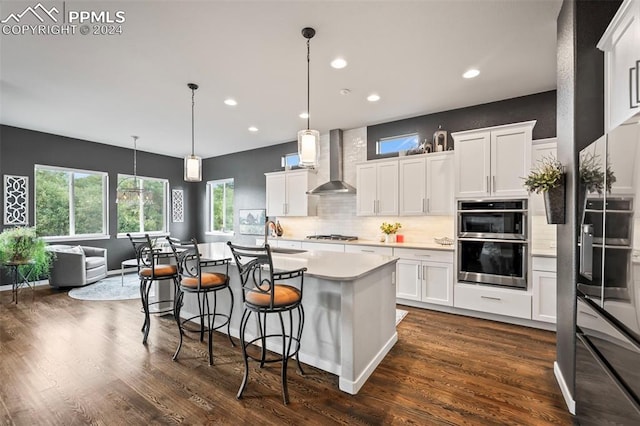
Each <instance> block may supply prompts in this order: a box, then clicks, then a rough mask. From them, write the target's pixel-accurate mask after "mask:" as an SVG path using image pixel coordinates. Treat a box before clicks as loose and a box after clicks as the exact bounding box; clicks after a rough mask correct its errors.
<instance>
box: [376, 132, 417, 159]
mask: <svg viewBox="0 0 640 426" xmlns="http://www.w3.org/2000/svg"><path fill="white" fill-rule="evenodd" d="M419 145H420V140H419V139H418V134H417V133H412V134H410V135H401V136H392V137H390V138H382V139H380V140H379V141H378V142H377V143H376V154H377V155H385V154H394V153H396V152H400V151H408V150H410V149H414V148H417V147H418V146H419Z"/></svg>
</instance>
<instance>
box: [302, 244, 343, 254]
mask: <svg viewBox="0 0 640 426" xmlns="http://www.w3.org/2000/svg"><path fill="white" fill-rule="evenodd" d="M301 248H302V249H303V250H313V251H332V252H338V253H344V244H333V243H316V242H307V241H303V242H302V247H301Z"/></svg>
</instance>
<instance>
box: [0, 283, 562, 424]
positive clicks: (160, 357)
mask: <svg viewBox="0 0 640 426" xmlns="http://www.w3.org/2000/svg"><path fill="white" fill-rule="evenodd" d="M10 300H11V295H10V292H2V293H0V359H2V363H0V377H1V379H0V419H1V420H2V423H4V424H51V423H54V424H68V425H73V424H87V423H97V424H125V423H126V424H168V423H186V424H203V423H223V424H235V423H247V424H283V423H284V424H327V423H342V424H347V423H348V424H391V423H417V424H448V425H451V424H456V425H457V424H483V425H490V424H496V425H498V424H520V425H541V424H567V425H569V424H572V417H571V415H570V414H569V413H568V411H567V410H566V407H565V405H564V401H563V399H562V396H561V394H560V391H559V389H558V386H557V384H556V382H555V378H554V376H553V361H554V359H555V333H552V332H548V331H542V330H537V329H530V328H526V327H520V326H515V325H510V324H502V323H498V322H493V321H487V320H481V319H475V318H468V317H463V316H457V315H451V314H445V313H440V312H433V311H428V310H421V309H415V308H410V307H402V308H403V309H406V310H408V311H409V314H408V315H407V317H406V318H405V319H404V320H403V321H402V322H401V323H400V325H399V326H398V335H399V341H398V343H397V344H396V345H395V346H394V348H393V349H392V350H391V352H390V353H389V355H388V356H387V357H386V358H385V359H384V361H383V362H382V364H381V365H380V366H379V367H378V369H377V370H376V371H375V372H374V374H373V375H372V376H371V377H370V379H369V380H368V382H367V383H366V384H365V385H364V387H363V388H362V390H361V391H360V392H359V393H358V395H354V396H351V395H348V394H345V393H342V392H340V391H339V390H338V378H337V376H334V375H332V374H329V373H326V372H324V371H320V370H317V369H315V368H313V367H310V366H303V367H304V369H305V372H306V374H305V375H304V376H302V375H300V374H299V373H298V372H297V370H296V368H295V362H293V363H291V364H290V365H289V372H288V378H289V380H288V383H289V393H290V400H291V403H290V404H289V405H288V406H284V405H283V404H282V398H281V390H280V365H279V364H272V365H268V366H266V367H265V368H262V369H260V368H259V367H258V365H257V364H256V363H250V368H251V370H250V377H249V384H248V387H247V389H246V390H245V395H244V398H243V399H242V400H237V399H236V398H235V395H236V392H237V390H238V387H239V385H240V382H241V380H242V374H243V368H244V367H243V363H242V358H241V353H240V348H239V346H238V344H239V342H238V341H237V339H236V340H235V342H236V347H231V344H230V343H229V341H228V339H227V338H226V336H224V335H222V334H220V333H215V335H214V365H213V366H211V367H210V366H209V365H208V363H207V356H208V353H207V343H206V341H205V342H202V343H201V342H199V340H198V338H197V335H193V334H191V335H189V334H188V335H187V337H186V338H185V342H184V346H183V348H182V351H181V353H180V357H179V359H178V361H177V362H174V361H172V360H171V357H172V355H173V352H174V351H175V348H176V345H177V344H178V333H177V329H176V324H175V321H174V320H173V319H172V318H171V317H157V316H156V317H152V319H151V332H150V334H149V343H148V345H147V346H144V345H142V343H141V338H142V334H141V333H140V326H141V324H142V313H141V312H140V302H139V301H138V300H129V301H117V302H91V301H80V300H74V299H71V298H69V297H68V295H67V294H66V292H65V291H59V290H54V289H50V288H46V287H39V288H37V289H36V291H35V296H34V297H33V298H26V297H25V298H24V299H21V300H20V303H19V304H18V305H15V304H11V303H9V302H10Z"/></svg>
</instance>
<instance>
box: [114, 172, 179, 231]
mask: <svg viewBox="0 0 640 426" xmlns="http://www.w3.org/2000/svg"><path fill="white" fill-rule="evenodd" d="M134 177H135V178H137V179H138V180H142V181H143V182H144V181H145V180H151V181H156V182H161V183H163V188H162V197H163V202H162V230H161V231H151V232H148V231H144V230H143V231H140V230H139V229H140V228H138V231H136V232H129V234H131V236H132V237H141V236H144V235H145V234H148V235H149V236H150V237H164V236H168V235H169V234H170V231H169V179H165V178H156V177H150V176H140V175H137V176H133V175H129V174H126V173H118V174H117V176H116V182H120V178H123V179H127V178H132V179H133V178H134ZM143 186H144V184H143ZM117 187H118V185H117V183H116V188H117ZM116 192H117V190H116ZM115 204H116V238H129V237H128V236H127V232H120V230H119V229H118V221H117V219H118V203H115ZM142 212H143V209H142V208H140V213H139V217H138V225H140V226H142V227H144V216H143V214H142Z"/></svg>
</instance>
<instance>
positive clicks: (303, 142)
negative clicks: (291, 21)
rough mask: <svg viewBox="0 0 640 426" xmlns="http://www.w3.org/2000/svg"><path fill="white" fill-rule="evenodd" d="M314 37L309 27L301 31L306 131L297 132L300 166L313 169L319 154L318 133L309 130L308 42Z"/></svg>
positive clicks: (314, 32)
mask: <svg viewBox="0 0 640 426" xmlns="http://www.w3.org/2000/svg"><path fill="white" fill-rule="evenodd" d="M314 35H316V30H314V29H313V28H310V27H306V28H303V29H302V36H303V37H304V38H306V39H307V129H306V130H300V131H299V132H298V156H299V157H300V166H301V167H309V168H315V167H317V166H318V156H319V154H320V132H318V131H317V130H310V129H309V116H310V115H311V112H310V111H309V98H310V83H309V62H310V56H311V54H310V52H311V48H310V46H309V44H310V43H309V41H310V40H311V39H312V38H313V36H314Z"/></svg>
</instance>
